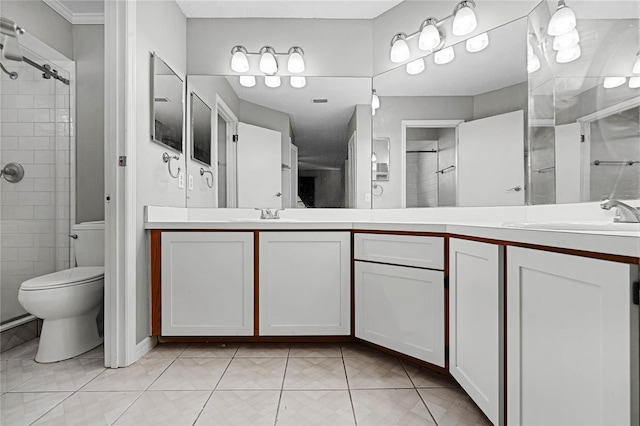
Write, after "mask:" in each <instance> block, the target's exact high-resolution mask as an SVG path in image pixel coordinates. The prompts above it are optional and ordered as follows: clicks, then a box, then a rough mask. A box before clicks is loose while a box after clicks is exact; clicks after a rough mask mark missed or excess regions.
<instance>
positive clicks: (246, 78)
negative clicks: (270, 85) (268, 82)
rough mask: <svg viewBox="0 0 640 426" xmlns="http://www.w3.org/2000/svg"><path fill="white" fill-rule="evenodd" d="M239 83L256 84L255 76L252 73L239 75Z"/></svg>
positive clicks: (244, 85)
mask: <svg viewBox="0 0 640 426" xmlns="http://www.w3.org/2000/svg"><path fill="white" fill-rule="evenodd" d="M240 85H241V86H243V87H253V86H255V85H256V77H255V76H253V75H241V76H240Z"/></svg>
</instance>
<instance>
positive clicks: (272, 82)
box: [264, 75, 282, 89]
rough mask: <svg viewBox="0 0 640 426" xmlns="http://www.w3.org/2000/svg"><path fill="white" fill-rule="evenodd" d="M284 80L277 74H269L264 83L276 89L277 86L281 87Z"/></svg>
mask: <svg viewBox="0 0 640 426" xmlns="http://www.w3.org/2000/svg"><path fill="white" fill-rule="evenodd" d="M281 83H282V82H281V81H280V77H279V76H277V75H267V76H265V77H264V84H265V85H266V86H267V87H271V88H272V89H275V88H276V87H280V84H281Z"/></svg>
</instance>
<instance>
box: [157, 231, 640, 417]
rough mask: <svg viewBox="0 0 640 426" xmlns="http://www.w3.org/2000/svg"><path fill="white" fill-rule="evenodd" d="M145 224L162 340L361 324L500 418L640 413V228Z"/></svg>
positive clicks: (316, 337) (363, 331) (355, 333)
mask: <svg viewBox="0 0 640 426" xmlns="http://www.w3.org/2000/svg"><path fill="white" fill-rule="evenodd" d="M146 226H147V228H148V229H150V235H151V252H152V259H153V261H152V301H153V334H154V335H157V336H159V337H160V338H161V339H162V340H163V341H203V340H209V341H225V340H226V341H228V340H241V341H310V342H314V341H315V342H320V341H333V342H337V341H351V340H357V341H360V342H363V343H367V344H370V345H372V346H374V347H376V348H378V349H380V350H383V351H385V352H389V353H391V354H394V355H396V356H400V357H402V358H404V359H407V360H410V361H413V362H415V363H417V364H420V365H423V366H426V367H428V368H431V369H434V370H436V371H440V372H442V373H444V374H450V375H452V376H453V377H454V378H455V379H456V380H457V381H458V383H460V385H461V386H462V387H463V388H464V389H465V391H466V392H467V393H468V394H469V396H471V398H472V399H473V400H474V401H475V402H476V404H478V406H479V407H480V408H481V409H482V411H483V412H484V413H485V414H486V415H487V417H488V418H489V419H490V420H491V421H492V422H493V423H494V424H499V423H505V422H507V423H509V424H519V423H540V424H542V423H545V422H548V421H549V419H551V418H552V419H553V420H554V422H559V423H562V422H563V421H566V422H569V421H570V420H571V421H575V419H576V418H577V417H576V416H578V417H579V419H580V420H581V421H583V422H585V423H586V422H588V421H593V419H594V418H595V419H600V420H599V422H601V423H616V424H617V423H620V424H630V423H633V422H634V421H636V422H637V420H638V412H637V410H638V400H639V398H640V396H639V395H640V392H639V389H638V383H639V382H640V372H639V369H638V365H639V359H640V353H639V348H638V345H639V342H640V338H639V336H640V334H639V330H638V329H639V326H640V317H639V314H638V305H637V303H638V300H637V298H638V284H637V282H638V263H639V256H638V253H639V251H640V238H639V237H638V235H639V234H638V232H634V231H631V232H629V231H620V232H618V231H602V230H595V231H594V230H590V231H589V230H586V231H585V230H582V231H576V230H574V231H566V230H558V229H555V230H549V229H536V228H533V227H532V226H528V225H527V226H524V225H523V226H517V225H511V226H503V225H502V224H489V223H483V224H462V223H457V224H456V223H432V224H429V223H401V222H397V223H389V222H373V221H360V222H359V221H352V222H346V221H345V222H337V221H324V222H322V221H302V220H282V221H278V220H261V221H260V220H251V219H248V220H247V221H242V220H233V221H232V220H222V221H166V222H163V221H155V222H151V221H148V222H147V225H146ZM544 227H545V225H544V224H540V228H544ZM602 348H606V350H602ZM585 372H588V374H585ZM541 381H542V382H544V386H540V383H541ZM568 395H572V396H571V398H568ZM523 398H527V399H529V400H535V401H536V402H535V404H534V405H535V407H538V408H539V407H544V409H543V410H539V409H535V410H533V409H528V407H530V406H531V405H529V404H522V399H523ZM559 401H561V402H559ZM597 422H598V421H597Z"/></svg>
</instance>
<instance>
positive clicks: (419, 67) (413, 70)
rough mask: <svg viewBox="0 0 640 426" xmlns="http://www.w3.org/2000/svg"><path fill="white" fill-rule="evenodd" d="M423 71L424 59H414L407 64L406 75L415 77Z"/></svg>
mask: <svg viewBox="0 0 640 426" xmlns="http://www.w3.org/2000/svg"><path fill="white" fill-rule="evenodd" d="M422 71H424V59H422V58H420V59H416V60H415V61H411V62H409V63H408V64H407V74H409V75H416V74H420V73H421V72H422Z"/></svg>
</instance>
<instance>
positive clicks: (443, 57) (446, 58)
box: [433, 46, 456, 65]
mask: <svg viewBox="0 0 640 426" xmlns="http://www.w3.org/2000/svg"><path fill="white" fill-rule="evenodd" d="M455 57H456V53H455V52H454V50H453V46H449V47H447V48H446V49H442V50H440V51H438V52H436V53H435V55H433V62H435V63H436V64H438V65H444V64H448V63H449V62H451V61H453V59H454V58H455Z"/></svg>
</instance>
